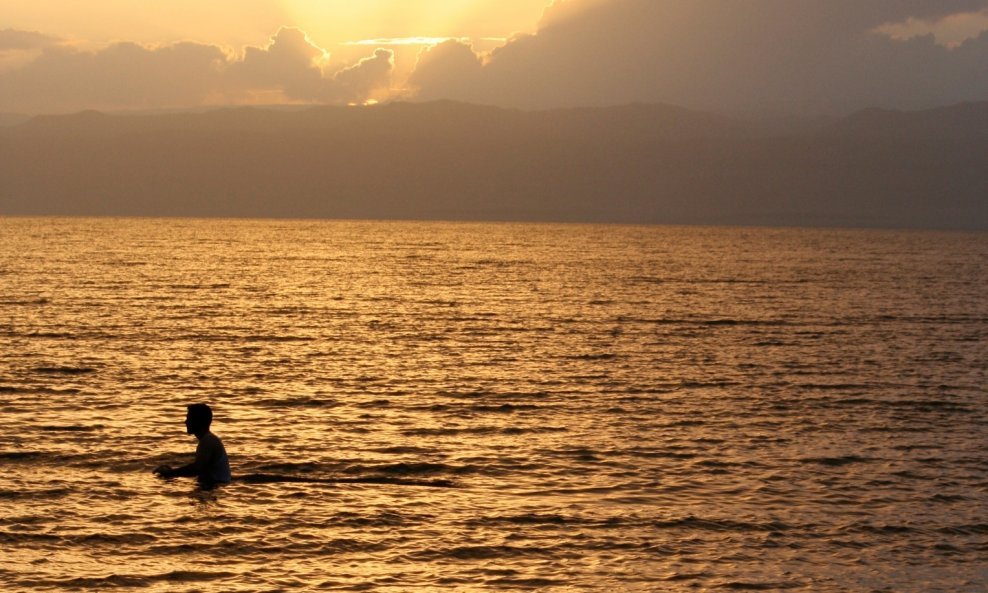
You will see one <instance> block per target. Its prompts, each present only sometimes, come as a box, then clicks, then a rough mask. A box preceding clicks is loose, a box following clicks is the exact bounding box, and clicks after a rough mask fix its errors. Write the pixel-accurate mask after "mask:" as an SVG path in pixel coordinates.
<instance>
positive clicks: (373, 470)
mask: <svg viewBox="0 0 988 593" xmlns="http://www.w3.org/2000/svg"><path fill="white" fill-rule="evenodd" d="M476 471H477V469H476V468H474V467H472V466H461V467H454V466H451V465H447V464H445V463H425V462H422V463H392V464H385V465H367V466H363V465H354V466H350V467H348V468H346V469H344V470H343V472H344V473H347V474H387V475H401V476H407V475H423V474H425V475H428V474H446V473H449V474H468V473H475V472H476Z"/></svg>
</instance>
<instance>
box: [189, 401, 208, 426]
mask: <svg viewBox="0 0 988 593" xmlns="http://www.w3.org/2000/svg"><path fill="white" fill-rule="evenodd" d="M186 408H188V410H189V420H191V421H192V422H194V423H195V424H196V425H197V426H202V427H203V428H207V429H208V428H209V425H210V424H212V423H213V411H212V410H211V409H210V408H209V406H208V405H206V404H189V405H188V406H186Z"/></svg>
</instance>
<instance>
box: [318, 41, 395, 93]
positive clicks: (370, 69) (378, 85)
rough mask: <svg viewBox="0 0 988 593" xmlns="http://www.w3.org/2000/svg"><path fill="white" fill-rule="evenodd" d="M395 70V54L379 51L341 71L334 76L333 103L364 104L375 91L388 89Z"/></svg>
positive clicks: (387, 50) (388, 51)
mask: <svg viewBox="0 0 988 593" xmlns="http://www.w3.org/2000/svg"><path fill="white" fill-rule="evenodd" d="M393 69H394V52H393V51H391V50H390V49H377V50H375V51H374V55H373V56H372V57H369V58H364V59H362V60H360V61H359V62H357V63H356V64H354V65H353V66H350V67H349V68H344V69H343V70H340V71H339V72H337V73H336V74H335V75H334V76H333V90H332V94H331V95H330V96H329V97H328V99H330V100H331V101H332V102H347V103H350V102H362V101H364V100H366V99H369V98H372V97H373V95H374V93H375V91H380V90H385V89H388V87H389V86H390V83H391V72H392V70H393Z"/></svg>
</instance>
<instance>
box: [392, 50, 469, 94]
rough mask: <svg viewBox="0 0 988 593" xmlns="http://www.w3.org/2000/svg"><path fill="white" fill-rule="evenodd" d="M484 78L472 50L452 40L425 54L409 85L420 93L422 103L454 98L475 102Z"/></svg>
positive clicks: (422, 53) (423, 51) (422, 55)
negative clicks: (423, 101)
mask: <svg viewBox="0 0 988 593" xmlns="http://www.w3.org/2000/svg"><path fill="white" fill-rule="evenodd" d="M483 74H484V72H483V63H482V61H481V59H480V56H478V55H477V54H475V53H474V51H473V48H472V47H471V46H470V45H469V44H467V43H464V42H462V41H458V40H455V39H450V40H448V41H444V42H442V43H440V44H438V45H435V46H433V47H430V48H427V49H425V50H422V52H421V53H420V54H419V61H418V65H417V66H416V67H415V71H414V72H412V74H411V76H410V77H409V81H408V82H409V84H410V85H411V86H412V87H414V88H416V89H418V92H419V95H418V98H419V99H423V100H431V99H439V98H446V97H449V96H452V97H457V98H465V99H467V100H476V99H477V98H478V95H477V93H478V92H479V90H480V84H481V79H482V77H483Z"/></svg>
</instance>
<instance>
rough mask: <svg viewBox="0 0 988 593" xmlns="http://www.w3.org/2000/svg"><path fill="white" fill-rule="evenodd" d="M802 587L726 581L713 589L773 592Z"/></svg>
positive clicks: (799, 584) (791, 584) (797, 585)
mask: <svg viewBox="0 0 988 593" xmlns="http://www.w3.org/2000/svg"><path fill="white" fill-rule="evenodd" d="M804 586H805V585H803V584H802V583H788V582H782V583H780V582H766V583H759V582H754V581H728V582H726V583H721V584H719V585H714V588H717V589H731V590H733V591H774V590H777V589H796V588H801V587H804Z"/></svg>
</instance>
